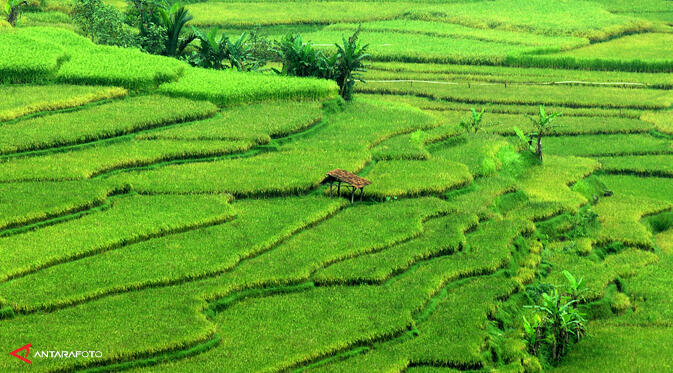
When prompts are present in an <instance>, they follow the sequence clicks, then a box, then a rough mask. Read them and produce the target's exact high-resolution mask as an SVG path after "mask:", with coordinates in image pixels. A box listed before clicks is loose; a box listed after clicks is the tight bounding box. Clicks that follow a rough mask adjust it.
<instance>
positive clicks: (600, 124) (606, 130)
mask: <svg viewBox="0 0 673 373" xmlns="http://www.w3.org/2000/svg"><path fill="white" fill-rule="evenodd" d="M564 114H565V113H564ZM441 115H442V116H443V117H444V118H446V119H447V120H449V121H453V122H454V123H455V121H456V120H457V119H456V117H457V116H458V115H459V113H458V112H454V111H442V112H441ZM489 117H490V118H491V122H490V123H489V125H488V126H487V127H485V128H484V130H485V131H486V132H493V133H497V134H499V135H505V136H514V135H516V132H515V131H514V128H515V127H518V128H520V129H521V131H523V132H524V133H531V132H533V131H534V127H533V125H532V123H531V122H530V120H528V119H527V118H526V116H525V115H521V114H490V115H489ZM653 128H654V126H653V125H652V124H650V123H648V122H645V121H641V120H638V119H631V118H620V117H604V116H598V117H593V116H568V115H564V116H563V121H562V122H561V124H559V125H557V126H555V127H553V128H552V132H551V133H550V134H549V136H558V135H598V134H616V133H623V134H633V133H645V132H649V131H651V130H652V129H653Z"/></svg>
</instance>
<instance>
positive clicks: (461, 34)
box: [325, 19, 589, 50]
mask: <svg viewBox="0 0 673 373" xmlns="http://www.w3.org/2000/svg"><path fill="white" fill-rule="evenodd" d="M361 25H362V30H363V31H370V32H386V33H389V32H395V33H412V34H422V35H430V36H439V37H450V38H457V39H471V40H481V41H495V42H502V43H510V44H521V45H528V46H534V47H556V48H560V49H561V50H565V49H570V48H577V47H581V46H584V45H587V44H589V40H587V39H585V38H579V37H573V36H546V35H540V34H533V33H526V32H516V31H507V30H494V29H488V28H486V29H483V28H472V27H466V26H462V25H459V24H455V23H444V22H428V21H421V20H411V19H394V20H388V21H376V22H364V23H362V24H361ZM357 26H358V25H356V24H353V23H337V24H332V25H329V26H327V27H325V30H354V29H356V28H357Z"/></svg>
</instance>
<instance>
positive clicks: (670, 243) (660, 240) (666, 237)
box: [654, 229, 673, 254]
mask: <svg viewBox="0 0 673 373" xmlns="http://www.w3.org/2000/svg"><path fill="white" fill-rule="evenodd" d="M654 239H655V242H656V244H657V246H658V247H659V248H660V249H661V251H663V252H665V253H667V254H671V253H673V229H669V230H667V231H663V232H660V233H657V234H656V235H655V236H654Z"/></svg>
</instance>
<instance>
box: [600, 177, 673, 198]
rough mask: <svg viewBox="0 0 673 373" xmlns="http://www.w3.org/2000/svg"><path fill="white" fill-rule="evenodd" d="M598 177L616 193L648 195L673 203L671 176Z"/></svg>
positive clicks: (648, 196) (636, 195)
mask: <svg viewBox="0 0 673 373" xmlns="http://www.w3.org/2000/svg"><path fill="white" fill-rule="evenodd" d="M598 179H599V180H600V181H602V182H603V183H604V184H605V185H606V186H607V187H608V189H610V190H611V191H612V192H613V193H616V194H623V195H629V196H635V197H647V198H650V199H657V200H661V201H668V202H670V203H673V185H671V179H670V178H661V177H639V176H631V175H600V176H599V177H598Z"/></svg>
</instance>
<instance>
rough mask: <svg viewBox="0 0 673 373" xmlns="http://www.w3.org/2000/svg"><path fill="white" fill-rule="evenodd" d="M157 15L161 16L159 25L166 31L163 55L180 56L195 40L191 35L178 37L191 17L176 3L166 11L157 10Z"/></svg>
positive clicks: (162, 9)
mask: <svg viewBox="0 0 673 373" xmlns="http://www.w3.org/2000/svg"><path fill="white" fill-rule="evenodd" d="M159 15H160V16H161V23H162V24H161V25H162V26H163V27H164V29H165V30H166V45H165V48H164V53H163V54H165V55H167V56H172V57H177V56H180V55H182V52H183V51H184V49H185V48H186V47H187V45H189V43H191V42H192V41H193V40H194V38H195V37H194V36H193V35H189V36H187V37H186V38H181V37H180V33H181V32H182V29H183V28H184V27H185V25H186V24H187V22H189V21H191V20H192V15H191V14H189V11H188V10H187V9H185V7H184V6H180V5H179V4H178V3H175V4H173V6H171V7H170V9H168V10H166V9H164V8H159Z"/></svg>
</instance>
